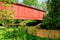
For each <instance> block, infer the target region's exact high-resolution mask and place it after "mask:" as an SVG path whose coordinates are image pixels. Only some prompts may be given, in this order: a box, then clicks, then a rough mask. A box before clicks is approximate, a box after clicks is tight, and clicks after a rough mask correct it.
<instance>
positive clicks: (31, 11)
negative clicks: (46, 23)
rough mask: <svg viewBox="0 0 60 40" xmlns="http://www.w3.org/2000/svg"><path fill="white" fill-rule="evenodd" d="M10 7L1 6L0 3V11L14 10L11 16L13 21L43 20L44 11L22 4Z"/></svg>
mask: <svg viewBox="0 0 60 40" xmlns="http://www.w3.org/2000/svg"><path fill="white" fill-rule="evenodd" d="M10 6H13V7H12V8H11V7H7V8H6V7H5V6H3V3H1V2H0V10H3V9H8V10H9V11H12V10H15V13H14V15H13V17H14V19H26V20H43V17H44V13H45V11H43V10H40V9H37V8H33V7H30V6H26V5H23V4H18V3H17V4H10Z"/></svg>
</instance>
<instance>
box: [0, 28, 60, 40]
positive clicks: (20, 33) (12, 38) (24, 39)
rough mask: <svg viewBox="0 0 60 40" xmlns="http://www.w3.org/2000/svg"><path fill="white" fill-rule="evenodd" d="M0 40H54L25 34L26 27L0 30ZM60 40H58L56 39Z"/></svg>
mask: <svg viewBox="0 0 60 40" xmlns="http://www.w3.org/2000/svg"><path fill="white" fill-rule="evenodd" d="M0 40H56V39H49V38H40V37H36V36H33V35H32V34H28V33H27V27H25V28H24V27H18V28H16V27H9V28H0ZM58 40H60V39H58Z"/></svg>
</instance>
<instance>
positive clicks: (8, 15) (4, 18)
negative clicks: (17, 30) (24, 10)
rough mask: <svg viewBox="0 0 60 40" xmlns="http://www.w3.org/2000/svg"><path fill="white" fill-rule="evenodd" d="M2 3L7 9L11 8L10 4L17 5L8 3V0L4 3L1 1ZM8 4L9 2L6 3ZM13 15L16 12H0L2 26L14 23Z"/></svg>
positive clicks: (4, 10)
mask: <svg viewBox="0 0 60 40" xmlns="http://www.w3.org/2000/svg"><path fill="white" fill-rule="evenodd" d="M0 2H4V3H3V6H4V7H5V8H7V7H10V5H9V4H8V3H10V2H12V3H15V2H13V1H10V2H8V0H4V1H2V0H1V1H0ZM6 2H8V3H6ZM11 7H12V6H11ZM3 13H4V14H3ZM13 14H14V11H11V12H10V11H9V10H7V9H3V10H0V24H2V26H5V25H7V24H9V23H13Z"/></svg>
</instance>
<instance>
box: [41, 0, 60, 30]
mask: <svg viewBox="0 0 60 40" xmlns="http://www.w3.org/2000/svg"><path fill="white" fill-rule="evenodd" d="M47 10H48V15H47V16H46V17H45V19H44V20H43V23H42V24H41V25H40V26H42V27H45V28H47V29H60V0H48V1H47Z"/></svg>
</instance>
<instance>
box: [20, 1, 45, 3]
mask: <svg viewBox="0 0 60 40" xmlns="http://www.w3.org/2000/svg"><path fill="white" fill-rule="evenodd" d="M22 1H23V0H19V2H20V3H21V2H22ZM44 1H45V0H38V2H39V3H41V2H44Z"/></svg>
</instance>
